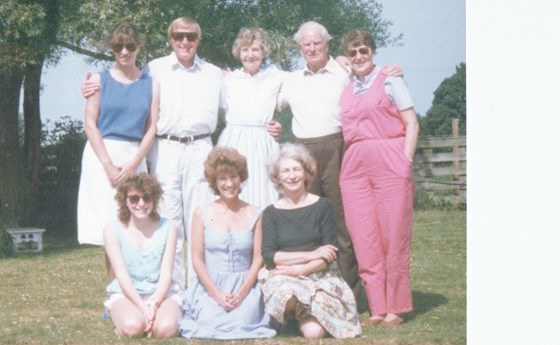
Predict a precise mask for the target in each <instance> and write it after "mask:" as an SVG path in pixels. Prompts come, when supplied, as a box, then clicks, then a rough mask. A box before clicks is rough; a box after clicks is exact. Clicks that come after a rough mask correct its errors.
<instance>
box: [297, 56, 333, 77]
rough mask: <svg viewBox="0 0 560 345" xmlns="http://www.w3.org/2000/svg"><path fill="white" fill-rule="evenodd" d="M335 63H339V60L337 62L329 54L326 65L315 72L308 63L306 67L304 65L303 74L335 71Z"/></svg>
mask: <svg viewBox="0 0 560 345" xmlns="http://www.w3.org/2000/svg"><path fill="white" fill-rule="evenodd" d="M333 63H335V64H337V65H338V62H336V61H335V60H334V59H333V58H332V56H329V60H328V61H327V64H326V65H325V67H323V68H320V69H319V70H318V71H317V72H313V71H311V70H310V69H309V68H308V67H307V64H306V65H305V67H303V75H305V76H307V75H314V74H323V73H331V74H332V73H334V71H333Z"/></svg>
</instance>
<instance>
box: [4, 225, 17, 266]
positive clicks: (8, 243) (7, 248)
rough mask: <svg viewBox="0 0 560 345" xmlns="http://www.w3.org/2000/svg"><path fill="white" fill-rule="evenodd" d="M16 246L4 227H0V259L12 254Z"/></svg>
mask: <svg viewBox="0 0 560 345" xmlns="http://www.w3.org/2000/svg"><path fill="white" fill-rule="evenodd" d="M15 252H16V248H15V246H14V241H13V240H12V236H10V234H8V233H7V232H6V231H5V230H4V229H0V259H4V258H9V257H11V256H14V254H15Z"/></svg>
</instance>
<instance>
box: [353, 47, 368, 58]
mask: <svg viewBox="0 0 560 345" xmlns="http://www.w3.org/2000/svg"><path fill="white" fill-rule="evenodd" d="M358 53H360V55H368V54H369V48H366V47H363V48H360V49H352V50H349V51H348V56H350V57H351V58H353V57H354V56H356V55H358Z"/></svg>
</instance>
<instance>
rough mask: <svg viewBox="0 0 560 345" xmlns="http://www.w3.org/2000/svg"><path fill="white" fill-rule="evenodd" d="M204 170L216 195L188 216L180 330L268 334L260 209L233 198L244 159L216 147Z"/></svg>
mask: <svg viewBox="0 0 560 345" xmlns="http://www.w3.org/2000/svg"><path fill="white" fill-rule="evenodd" d="M204 175H205V177H206V180H207V181H208V183H209V185H210V187H211V189H212V190H213V191H214V193H215V194H216V195H218V196H219V198H218V199H217V200H215V201H213V202H211V203H209V204H206V205H203V206H201V207H199V208H197V209H196V210H195V212H194V215H193V221H192V234H191V240H190V242H191V246H192V263H193V268H194V271H195V272H196V275H197V279H196V280H195V282H194V284H190V285H189V287H188V288H187V290H186V291H185V293H184V295H183V297H184V303H183V308H184V311H185V312H184V315H183V319H182V320H181V323H180V332H181V335H182V336H183V337H185V338H198V339H249V338H270V337H273V336H275V335H276V331H274V330H273V329H272V328H270V326H269V323H270V318H269V316H268V315H267V314H266V313H265V312H264V302H263V300H262V295H261V290H260V288H259V286H258V285H257V274H258V272H259V269H260V268H261V267H262V265H263V259H262V256H261V238H262V230H261V217H260V215H261V210H260V209H259V208H257V207H256V206H253V205H250V204H248V203H246V202H244V201H242V200H240V199H239V193H240V192H241V186H242V183H243V182H244V181H245V180H247V177H248V173H247V161H246V159H245V157H243V156H242V155H240V154H239V153H238V152H237V151H236V150H235V149H233V148H227V147H216V148H214V149H213V150H212V151H211V152H210V154H209V155H208V159H207V160H206V162H205V164H204Z"/></svg>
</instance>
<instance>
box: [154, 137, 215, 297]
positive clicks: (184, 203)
mask: <svg viewBox="0 0 560 345" xmlns="http://www.w3.org/2000/svg"><path fill="white" fill-rule="evenodd" d="M211 149H212V141H211V139H210V138H209V137H208V138H204V139H200V140H196V141H194V142H191V143H180V142H177V141H172V140H167V139H157V138H156V140H155V142H154V144H153V146H152V148H151V150H150V153H149V154H148V166H149V171H150V174H151V175H152V176H154V177H155V178H157V180H158V181H159V182H160V183H161V186H162V189H163V197H162V200H161V201H160V204H159V210H158V211H159V213H160V215H161V216H162V217H164V218H167V219H171V220H173V221H174V222H175V224H176V225H177V229H178V234H177V250H176V255H175V265H174V268H173V281H174V282H176V283H177V284H178V285H179V286H181V287H185V284H190V283H191V282H193V280H194V279H195V277H196V275H195V273H194V270H193V266H192V260H191V257H192V254H191V246H190V241H189V239H190V235H191V224H192V215H193V212H194V210H195V209H196V208H197V207H198V206H200V205H203V204H205V203H208V202H209V201H210V200H212V195H213V194H212V192H211V190H210V188H209V187H208V183H207V182H206V179H205V178H204V162H205V161H206V158H207V157H208V153H209V152H210V150H211ZM185 245H187V248H186V255H185ZM185 263H186V264H185ZM185 266H186V271H187V278H188V281H187V279H185Z"/></svg>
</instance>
